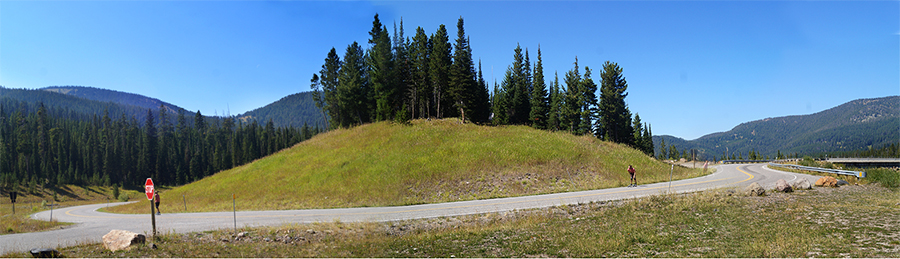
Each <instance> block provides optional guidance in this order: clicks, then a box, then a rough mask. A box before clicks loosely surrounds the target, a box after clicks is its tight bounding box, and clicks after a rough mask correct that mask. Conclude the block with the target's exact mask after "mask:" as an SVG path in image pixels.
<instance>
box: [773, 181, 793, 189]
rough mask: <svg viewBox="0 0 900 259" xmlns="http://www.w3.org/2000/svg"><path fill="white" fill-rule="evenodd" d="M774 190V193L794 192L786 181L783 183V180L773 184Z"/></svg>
mask: <svg viewBox="0 0 900 259" xmlns="http://www.w3.org/2000/svg"><path fill="white" fill-rule="evenodd" d="M775 190H776V191H779V192H792V191H794V190H793V189H791V186H790V185H788V183H787V181H785V180H784V179H778V181H777V182H775Z"/></svg>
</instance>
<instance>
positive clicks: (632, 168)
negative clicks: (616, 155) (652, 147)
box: [628, 165, 637, 187]
mask: <svg viewBox="0 0 900 259" xmlns="http://www.w3.org/2000/svg"><path fill="white" fill-rule="evenodd" d="M634 172H635V171H634V167H632V166H631V165H628V174H630V175H631V185H628V186H629V187H632V186H633V187H637V178H634Z"/></svg>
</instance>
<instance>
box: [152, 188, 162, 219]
mask: <svg viewBox="0 0 900 259" xmlns="http://www.w3.org/2000/svg"><path fill="white" fill-rule="evenodd" d="M153 203H155V204H156V215H162V212H159V192H157V191H154V192H153Z"/></svg>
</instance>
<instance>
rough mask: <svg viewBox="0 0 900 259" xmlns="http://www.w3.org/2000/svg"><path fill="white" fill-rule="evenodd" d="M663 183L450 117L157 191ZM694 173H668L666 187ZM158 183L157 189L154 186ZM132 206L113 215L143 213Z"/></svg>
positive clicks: (550, 135)
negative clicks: (671, 175)
mask: <svg viewBox="0 0 900 259" xmlns="http://www.w3.org/2000/svg"><path fill="white" fill-rule="evenodd" d="M629 164H632V165H634V166H635V168H637V170H638V174H637V176H638V180H639V181H640V183H641V184H646V183H651V182H660V181H668V180H669V172H670V167H669V165H668V164H665V163H662V162H659V161H657V160H655V159H653V158H651V157H649V156H646V155H644V154H643V153H641V152H640V151H637V150H635V149H633V148H630V147H627V146H625V145H619V144H614V143H610V142H604V141H600V140H598V139H597V138H595V137H593V136H573V135H571V134H568V133H565V132H549V131H544V130H536V129H533V128H530V127H525V126H501V127H486V126H478V125H473V124H460V123H459V121H458V120H457V119H445V120H416V121H413V122H412V125H399V124H393V123H388V122H381V123H372V124H367V125H362V126H359V127H354V128H352V129H339V130H334V131H330V132H327V133H324V134H320V135H317V136H316V137H314V138H312V139H310V140H307V141H305V142H302V143H300V144H297V145H296V146H294V147H292V148H289V149H286V150H283V151H281V152H279V153H276V154H273V155H271V156H268V157H265V158H262V159H259V160H257V161H254V162H252V163H250V164H247V165H244V166H241V167H237V168H234V169H231V170H227V171H223V172H220V173H218V174H215V175H212V176H210V177H207V178H204V179H202V180H200V181H197V182H194V183H191V184H189V185H185V186H181V187H177V188H173V189H172V190H171V191H164V192H162V193H161V198H162V200H163V202H162V203H161V205H160V209H161V210H163V211H168V212H173V213H177V212H202V211H229V210H231V207H232V200H231V199H232V194H235V196H236V197H237V201H236V203H237V209H238V210H285V209H309V208H338V207H362V206H397V205H409V204H421V203H437V202H449V201H459V200H473V199H484V198H497V197H511V196H522V195H531V194H542V193H557V192H566V191H577V190H587V189H599V188H610V187H621V186H625V185H627V184H628V181H629V178H628V174H627V173H626V171H625V170H626V168H627V167H628V165H629ZM702 174H703V170H700V169H688V168H682V167H676V168H675V171H674V178H675V179H684V178H690V177H697V176H700V175H702ZM158 184H165V183H158ZM145 210H146V208H145V207H144V206H142V205H139V204H132V205H126V206H120V207H116V208H110V209H109V210H108V211H110V212H116V213H145Z"/></svg>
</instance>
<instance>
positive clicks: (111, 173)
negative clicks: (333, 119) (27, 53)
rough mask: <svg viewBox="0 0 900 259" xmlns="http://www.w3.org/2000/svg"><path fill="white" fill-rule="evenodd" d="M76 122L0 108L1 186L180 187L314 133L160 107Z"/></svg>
mask: <svg viewBox="0 0 900 259" xmlns="http://www.w3.org/2000/svg"><path fill="white" fill-rule="evenodd" d="M31 106H36V108H32V107H31ZM31 111H33V112H31ZM82 117H84V115H80V116H73V113H70V112H68V111H67V110H65V109H63V108H53V109H48V108H47V107H45V106H44V104H43V103H39V104H29V103H24V102H23V103H18V104H17V105H14V106H13V107H8V106H6V105H0V183H2V184H3V185H4V186H7V187H9V186H16V185H26V186H31V187H34V186H35V185H38V186H57V185H62V184H78V185H118V186H124V187H128V188H134V187H139V186H140V185H142V184H143V180H144V179H145V178H147V177H151V178H153V179H154V181H155V182H157V183H158V184H160V185H180V184H185V183H188V182H191V181H195V180H198V179H201V178H203V177H205V176H208V175H211V174H213V173H215V172H218V171H220V170H225V169H229V168H232V167H235V166H239V165H242V164H245V163H248V162H251V161H253V160H255V159H258V158H261V157H263V156H266V155H269V154H272V153H274V152H276V151H278V150H281V149H283V148H286V147H290V146H292V145H294V144H296V143H298V142H300V141H302V140H305V139H308V138H310V137H312V136H313V135H315V134H317V133H318V130H317V129H315V128H312V127H309V126H307V125H305V126H304V127H302V128H276V127H275V126H274V125H273V123H272V121H271V120H270V121H269V122H268V123H266V124H265V125H260V124H258V123H256V122H255V121H254V122H249V123H243V122H240V121H238V120H235V119H234V118H233V117H226V118H221V119H208V117H205V116H203V115H202V114H201V113H200V112H199V111H198V112H197V113H195V114H192V115H189V114H185V113H184V112H180V113H178V114H171V113H170V112H168V109H165V108H162V107H161V108H160V109H159V110H158V111H153V110H147V111H146V116H145V118H146V119H145V120H144V121H139V120H138V119H136V117H135V116H132V117H131V118H128V117H126V116H125V115H121V116H120V117H118V118H115V117H111V116H110V114H109V112H108V110H107V111H106V112H104V113H103V114H102V115H96V114H95V115H89V118H88V119H82ZM173 122H174V123H173Z"/></svg>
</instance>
